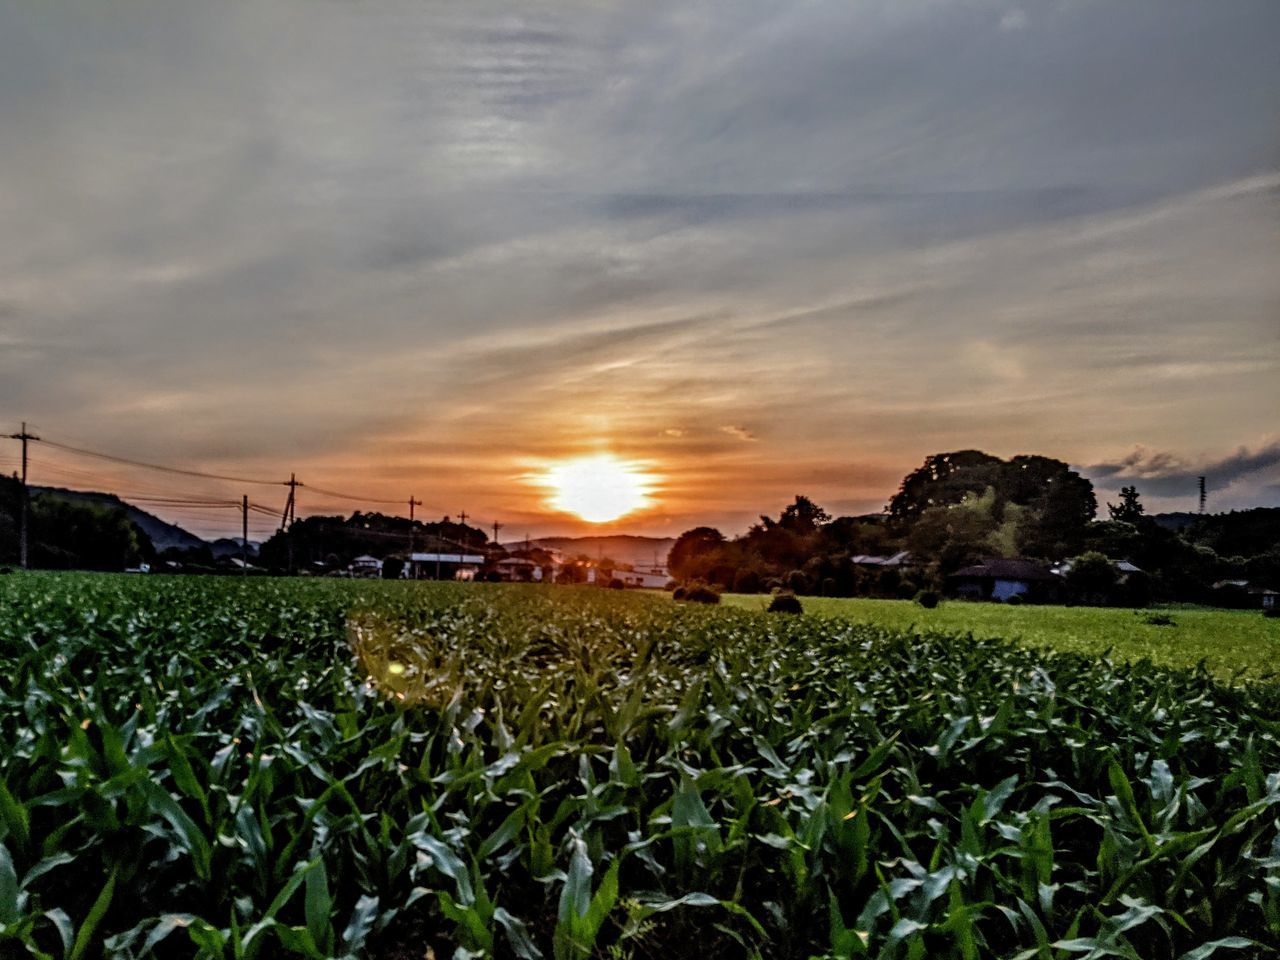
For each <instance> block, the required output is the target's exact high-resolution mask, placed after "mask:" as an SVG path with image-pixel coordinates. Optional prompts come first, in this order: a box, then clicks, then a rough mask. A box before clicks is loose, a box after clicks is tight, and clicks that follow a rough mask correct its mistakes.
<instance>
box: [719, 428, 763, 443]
mask: <svg viewBox="0 0 1280 960" xmlns="http://www.w3.org/2000/svg"><path fill="white" fill-rule="evenodd" d="M720 430H721V432H722V433H727V434H728V435H729V436H731V437H735V438H737V439H738V440H741V441H743V442H744V443H756V442H757V441H758V440H759V439H760V438H759V437H757V436H756V435H755V434H754V433H752V432H751V431H750V430H748V429H747V428H746V427H735V426H725V427H721V428H720Z"/></svg>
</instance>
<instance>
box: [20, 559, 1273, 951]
mask: <svg viewBox="0 0 1280 960" xmlns="http://www.w3.org/2000/svg"><path fill="white" fill-rule="evenodd" d="M1041 612H1046V611H1041ZM1278 731H1280V688H1277V687H1275V686H1273V685H1267V684H1261V683H1259V684H1241V685H1234V686H1225V685H1222V684H1220V683H1218V682H1217V681H1215V680H1214V678H1213V677H1212V676H1211V675H1209V674H1208V673H1207V672H1204V671H1188V670H1178V671H1170V670H1164V669H1160V668H1157V667H1154V666H1151V665H1150V664H1133V665H1126V664H1122V663H1113V662H1108V661H1106V660H1102V659H1099V658H1097V657H1094V656H1084V655H1078V654H1074V653H1055V652H1052V651H1046V650H1041V649H1035V648H1032V647H1028V646H1025V645H1019V644H1015V643H1010V642H1006V641H1000V640H981V639H977V640H975V639H971V638H966V637H956V636H952V635H948V634H945V633H940V632H929V633H925V634H924V635H916V634H914V633H912V632H908V631H902V630H895V629H890V628H886V627H881V626H874V625H869V624H862V623H853V622H850V621H848V620H843V619H840V618H834V617H833V618H821V617H792V616H779V615H769V614H764V613H759V612H752V611H748V610H741V609H732V608H724V607H713V608H705V607H698V606H693V605H680V604H673V603H671V602H670V600H669V599H667V598H665V597H663V596H661V595H645V594H636V593H630V592H625V593H624V592H622V591H610V590H595V589H588V588H581V589H566V588H557V587H533V586H530V587H503V586H495V585H478V584H477V585H454V584H415V583H381V582H350V581H347V582H343V581H322V580H311V581H307V580H272V579H261V580H258V579H250V580H243V579H236V578H225V579H218V578H165V577H123V576H94V575H12V576H6V577H0V956H2V957H5V958H9V957H19V956H31V957H40V958H59V960H88V958H93V957H99V956H102V957H108V958H111V960H168V958H183V960H187V958H192V957H195V958H198V960H268V958H277V957H280V958H286V957H287V958H295V957H297V958H307V960H327V958H341V960H366V958H367V960H423V958H424V957H434V958H438V960H444V958H447V957H453V958H455V960H466V958H473V960H475V958H490V957H492V958H497V960H508V958H518V960H539V958H546V960H597V958H598V960H651V958H662V960H683V958H698V960H709V958H713V957H714V958H749V960H764V958H769V960H852V958H858V957H872V958H878V960H925V958H957V960H978V958H988V957H990V958H1017V960H1081V958H1084V960H1100V958H1103V957H1127V958H1131V960H1137V958H1141V960H1206V958H1212V957H1218V958H1223V960H1231V958H1234V957H1239V958H1256V957H1275V956H1277V953H1276V951H1275V950H1274V949H1273V947H1274V946H1275V944H1277V943H1280V773H1276V772H1275V771H1277V770H1280V742H1278V741H1277V732H1278Z"/></svg>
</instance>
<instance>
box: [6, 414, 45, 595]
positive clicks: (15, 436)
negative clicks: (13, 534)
mask: <svg viewBox="0 0 1280 960" xmlns="http://www.w3.org/2000/svg"><path fill="white" fill-rule="evenodd" d="M8 437H9V439H10V440H21V441H22V520H21V526H20V527H19V528H18V529H19V533H18V564H19V566H21V567H22V568H23V569H24V570H25V569H26V568H27V501H28V500H30V499H31V498H30V496H28V494H27V441H28V440H39V439H40V438H39V437H37V436H36V435H35V434H34V433H28V432H27V421H25V420H23V421H22V432H21V433H10V434H8Z"/></svg>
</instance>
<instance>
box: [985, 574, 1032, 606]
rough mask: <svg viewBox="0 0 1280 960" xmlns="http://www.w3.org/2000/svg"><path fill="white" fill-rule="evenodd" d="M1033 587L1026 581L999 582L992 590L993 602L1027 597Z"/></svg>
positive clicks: (997, 581)
mask: <svg viewBox="0 0 1280 960" xmlns="http://www.w3.org/2000/svg"><path fill="white" fill-rule="evenodd" d="M1030 589H1031V587H1030V585H1029V584H1028V583H1027V582H1026V581H1025V580H999V579H997V580H996V582H995V584H994V585H993V586H992V588H991V599H992V600H1000V601H1004V600H1008V599H1009V598H1010V597H1025V596H1026V595H1027V593H1028V592H1029V591H1030Z"/></svg>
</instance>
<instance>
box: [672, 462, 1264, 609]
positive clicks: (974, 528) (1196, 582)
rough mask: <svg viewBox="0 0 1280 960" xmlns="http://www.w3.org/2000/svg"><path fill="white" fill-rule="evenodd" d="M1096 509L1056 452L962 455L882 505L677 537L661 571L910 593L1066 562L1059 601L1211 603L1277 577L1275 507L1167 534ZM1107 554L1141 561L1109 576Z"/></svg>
mask: <svg viewBox="0 0 1280 960" xmlns="http://www.w3.org/2000/svg"><path fill="white" fill-rule="evenodd" d="M1098 512H1099V511H1098V501H1097V496H1096V494H1095V492H1094V489H1093V484H1092V483H1091V482H1090V481H1089V480H1088V479H1086V478H1084V477H1082V476H1080V475H1079V474H1078V473H1077V472H1076V471H1074V470H1072V469H1071V468H1070V467H1069V466H1068V465H1067V464H1066V463H1063V462H1062V461H1060V460H1055V459H1052V458H1049V457H1043V456H1015V457H1012V458H1010V459H1008V460H1003V459H1001V458H999V457H996V456H992V455H991V454H987V453H983V452H981V451H978V450H961V451H957V452H953V453H938V454H934V455H932V456H930V457H927V458H926V459H925V461H924V462H923V463H922V464H921V465H920V466H919V467H918V468H916V469H915V470H913V471H912V472H911V473H909V474H907V475H906V476H905V477H904V478H903V480H902V483H901V485H900V486H899V488H898V491H897V492H896V493H895V494H894V495H893V497H892V498H891V499H890V500H889V502H888V503H887V504H886V506H885V509H884V511H883V513H879V514H870V515H863V516H842V517H832V516H831V515H830V514H828V512H827V511H826V510H824V509H823V508H822V507H820V506H819V505H818V504H816V503H814V502H813V501H812V500H811V499H810V498H808V497H805V496H797V497H796V498H795V500H794V501H793V502H792V503H791V504H789V505H788V506H786V507H785V508H784V509H783V510H782V512H781V513H780V514H779V516H778V517H777V518H776V519H775V518H773V517H770V516H761V517H760V521H759V522H758V523H756V524H754V525H753V526H752V527H751V528H750V529H749V530H747V532H746V533H744V534H743V535H742V536H739V537H735V538H732V539H730V538H727V537H725V536H724V535H723V534H722V533H721V532H720V531H719V530H716V529H714V528H711V527H695V528H694V529H692V530H688V531H686V532H685V533H684V534H682V535H681V536H680V537H679V538H678V539H677V541H676V543H675V545H674V546H673V548H672V550H671V554H670V556H669V558H668V566H669V567H670V570H671V573H672V575H673V577H675V578H676V579H677V580H680V581H685V582H694V581H701V582H705V583H708V584H712V585H714V586H716V587H718V588H720V589H723V590H732V591H735V592H742V593H756V592H770V591H774V590H778V589H783V590H791V591H794V592H796V593H808V594H820V595H826V596H846V597H848V596H871V597H898V598H910V597H912V596H915V595H916V594H917V593H918V592H919V591H941V590H943V589H944V588H945V586H946V584H947V579H948V577H949V576H950V575H952V574H954V573H955V572H956V571H958V570H961V569H962V568H965V567H968V566H970V565H973V564H977V563H980V562H982V561H984V560H988V559H991V558H1011V557H1019V558H1028V559H1033V560H1038V561H1041V562H1043V563H1045V564H1049V563H1060V562H1062V561H1066V560H1071V561H1073V562H1072V563H1071V564H1070V566H1071V568H1072V572H1070V573H1068V574H1067V576H1066V578H1065V581H1064V582H1065V585H1066V586H1067V588H1068V596H1069V598H1070V599H1073V600H1076V601H1079V602H1094V603H1098V602H1101V603H1118V604H1120V603H1122V604H1125V605H1142V604H1144V603H1146V602H1148V601H1149V600H1151V599H1161V600H1186V601H1193V602H1213V601H1220V600H1221V599H1222V598H1223V596H1224V594H1223V592H1222V591H1213V590H1212V589H1211V585H1212V584H1213V583H1215V582H1218V581H1222V580H1228V579H1242V580H1248V581H1250V582H1251V583H1256V584H1263V585H1268V586H1273V585H1275V584H1276V583H1278V582H1280V510H1276V509H1266V508H1261V509H1257V510H1250V511H1244V512H1242V513H1231V514H1220V515H1216V516H1205V517H1199V518H1195V519H1192V520H1189V521H1188V522H1187V523H1186V524H1185V525H1184V526H1183V528H1182V529H1181V530H1175V529H1170V527H1169V526H1167V525H1165V524H1162V523H1160V522H1158V521H1157V520H1155V519H1154V518H1152V517H1149V516H1147V515H1146V512H1145V510H1144V508H1143V505H1142V502H1141V497H1140V494H1139V492H1138V491H1137V490H1136V489H1135V488H1133V487H1126V488H1125V489H1124V490H1122V491H1121V495H1120V502H1119V503H1117V504H1107V516H1106V518H1105V519H1099V518H1098ZM902 554H906V556H905V557H901V556H900V555H902ZM868 557H874V558H881V559H883V558H892V557H897V558H898V559H897V562H893V563H890V564H887V565H886V564H882V563H876V562H868V561H867V558H868ZM1119 560H1127V561H1129V563H1131V564H1132V565H1134V566H1136V567H1138V568H1140V569H1139V571H1136V572H1128V573H1126V572H1121V571H1120V570H1117V567H1116V564H1115V563H1114V561H1119ZM1227 593H1228V594H1229V593H1230V591H1227Z"/></svg>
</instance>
